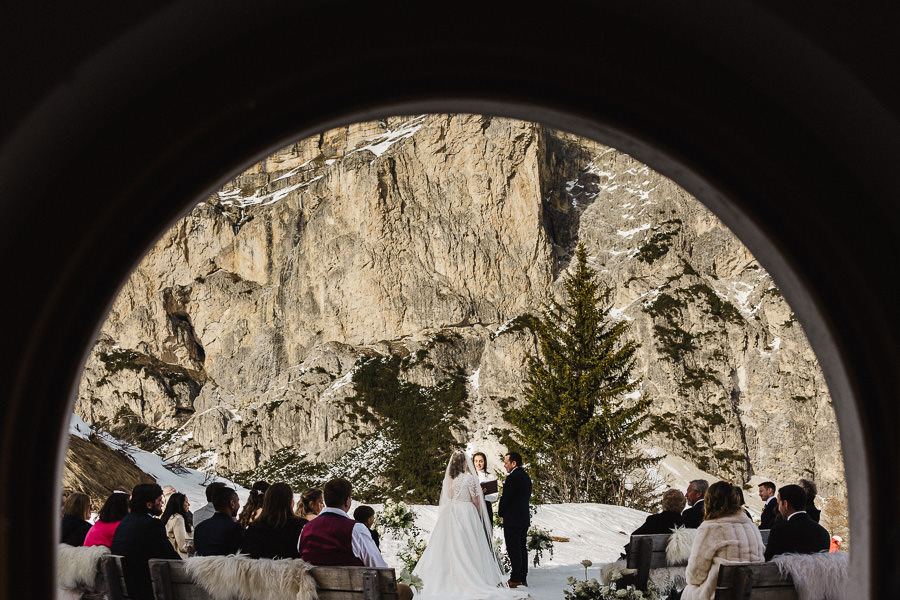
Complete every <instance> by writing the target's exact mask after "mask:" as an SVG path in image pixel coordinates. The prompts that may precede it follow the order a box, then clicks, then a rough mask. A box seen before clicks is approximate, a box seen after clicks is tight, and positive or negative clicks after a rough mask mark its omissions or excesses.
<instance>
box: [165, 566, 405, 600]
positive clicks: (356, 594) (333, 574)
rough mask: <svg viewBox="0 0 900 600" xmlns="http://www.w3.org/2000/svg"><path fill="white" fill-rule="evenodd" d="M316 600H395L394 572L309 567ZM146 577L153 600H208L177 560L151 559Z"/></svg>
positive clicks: (352, 568)
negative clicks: (154, 598)
mask: <svg viewBox="0 0 900 600" xmlns="http://www.w3.org/2000/svg"><path fill="white" fill-rule="evenodd" d="M309 573H310V575H311V576H312V577H313V579H314V580H315V582H316V588H317V593H318V596H319V600H376V599H379V600H397V598H398V595H397V581H396V578H395V575H394V569H391V568H383V569H372V568H369V567H313V568H312V569H310V571H309ZM150 574H151V578H152V579H153V591H154V595H155V596H156V598H157V600H210V597H209V595H208V594H207V593H206V591H204V590H203V588H202V587H200V586H199V585H197V584H196V583H194V581H193V579H191V577H190V576H189V575H188V573H187V569H186V568H185V564H184V562H182V561H180V560H163V559H152V560H151V561H150Z"/></svg>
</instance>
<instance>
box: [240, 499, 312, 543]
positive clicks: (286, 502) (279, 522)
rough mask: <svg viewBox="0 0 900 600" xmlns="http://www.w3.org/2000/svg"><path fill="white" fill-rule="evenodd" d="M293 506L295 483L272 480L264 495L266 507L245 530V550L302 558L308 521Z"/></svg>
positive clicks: (263, 506) (263, 504)
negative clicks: (302, 537)
mask: <svg viewBox="0 0 900 600" xmlns="http://www.w3.org/2000/svg"><path fill="white" fill-rule="evenodd" d="M293 508H294V492H293V490H291V486H289V485H288V484H286V483H275V484H272V485H271V486H270V487H269V489H268V490H266V495H265V496H264V497H263V503H262V511H261V512H260V513H259V516H258V517H256V519H254V520H253V522H252V523H250V526H249V527H248V528H247V532H246V533H245V534H244V544H243V546H242V548H241V550H242V552H245V553H246V554H249V555H250V556H251V557H252V558H300V553H299V552H298V551H297V544H298V543H299V541H300V532H301V531H303V526H304V525H306V523H307V521H305V520H304V519H301V518H300V517H297V516H295V515H294V513H293V512H292V511H293Z"/></svg>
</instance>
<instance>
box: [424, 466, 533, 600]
mask: <svg viewBox="0 0 900 600" xmlns="http://www.w3.org/2000/svg"><path fill="white" fill-rule="evenodd" d="M448 483H449V486H448ZM447 487H449V491H448V495H449V496H450V497H449V501H447V502H444V501H443V500H442V504H441V507H440V508H439V512H438V518H437V523H435V526H434V530H433V531H432V532H431V538H430V539H429V540H428V546H427V547H426V548H425V552H424V553H423V554H422V557H421V558H420V559H419V562H418V564H417V565H416V568H415V569H414V570H413V574H415V575H418V576H419V577H421V578H422V584H423V589H422V592H421V594H416V598H421V599H422V600H511V599H514V598H522V597H525V596H527V592H525V591H524V590H523V591H518V590H512V589H510V588H508V587H507V586H506V575H504V574H503V572H502V571H501V570H500V566H499V565H498V564H497V559H496V557H495V556H494V551H493V541H492V540H491V539H490V538H489V537H488V534H487V533H486V532H485V527H486V525H485V524H486V522H487V520H486V519H483V518H482V515H481V511H482V510H485V508H484V500H483V499H482V496H481V486H480V485H479V483H478V478H477V477H475V476H474V475H471V474H469V473H460V474H459V475H458V476H457V477H456V478H455V479H452V480H450V481H449V482H446V481H445V488H447ZM442 497H443V494H442ZM476 503H481V508H480V509H479V508H478V507H477V506H476Z"/></svg>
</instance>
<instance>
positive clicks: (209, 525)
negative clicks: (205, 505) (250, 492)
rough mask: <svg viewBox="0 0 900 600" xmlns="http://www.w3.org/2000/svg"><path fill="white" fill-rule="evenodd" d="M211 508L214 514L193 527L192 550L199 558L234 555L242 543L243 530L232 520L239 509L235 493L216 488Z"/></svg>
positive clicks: (231, 490)
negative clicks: (214, 510) (212, 507)
mask: <svg viewBox="0 0 900 600" xmlns="http://www.w3.org/2000/svg"><path fill="white" fill-rule="evenodd" d="M213 506H214V507H215V509H216V512H215V514H213V516H211V517H210V518H208V519H206V520H205V521H203V522H202V523H200V524H199V525H197V526H195V527H194V548H195V549H196V550H197V554H198V555H199V556H227V555H229V554H235V553H237V551H238V550H240V549H241V545H242V544H243V543H244V528H243V527H241V526H240V524H239V523H238V522H237V521H235V520H234V519H235V517H236V516H237V514H238V509H239V508H240V507H241V501H240V500H239V499H238V495H237V492H236V491H234V490H233V489H231V488H230V487H224V486H223V487H220V488H218V489H217V490H216V491H215V495H214V496H213ZM198 512H199V511H198Z"/></svg>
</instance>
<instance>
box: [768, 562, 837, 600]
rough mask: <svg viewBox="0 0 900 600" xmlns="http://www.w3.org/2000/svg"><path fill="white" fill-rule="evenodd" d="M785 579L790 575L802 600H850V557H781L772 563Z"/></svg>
mask: <svg viewBox="0 0 900 600" xmlns="http://www.w3.org/2000/svg"><path fill="white" fill-rule="evenodd" d="M772 562H773V563H775V564H776V565H778V570H779V571H781V574H782V575H790V576H791V578H792V579H793V580H794V587H796V588H797V595H798V596H800V600H847V593H846V585H847V567H848V565H849V562H850V555H849V554H847V553H846V552H843V551H838V552H835V553H834V554H828V553H827V552H820V553H818V554H782V555H780V556H776V557H775V558H773V559H772Z"/></svg>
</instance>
